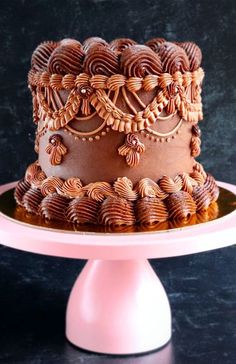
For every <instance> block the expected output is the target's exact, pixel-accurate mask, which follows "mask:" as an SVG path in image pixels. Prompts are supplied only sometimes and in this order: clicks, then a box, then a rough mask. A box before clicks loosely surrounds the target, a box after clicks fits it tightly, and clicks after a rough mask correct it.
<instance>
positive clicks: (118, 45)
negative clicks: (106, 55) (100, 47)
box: [109, 38, 137, 55]
mask: <svg viewBox="0 0 236 364" xmlns="http://www.w3.org/2000/svg"><path fill="white" fill-rule="evenodd" d="M135 44H137V43H136V42H135V41H134V40H133V39H130V38H119V39H114V40H113V41H112V42H111V43H110V45H109V46H110V48H111V49H112V50H113V51H114V52H115V53H116V54H118V55H119V54H121V53H122V52H123V51H124V50H125V49H126V48H128V47H130V46H132V45H135Z"/></svg>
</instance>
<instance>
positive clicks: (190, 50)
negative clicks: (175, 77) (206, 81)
mask: <svg viewBox="0 0 236 364" xmlns="http://www.w3.org/2000/svg"><path fill="white" fill-rule="evenodd" d="M178 45H179V47H181V48H183V49H184V50H185V52H186V54H187V56H188V59H189V69H190V71H196V70H197V69H198V68H199V67H200V65H201V62H202V52H201V49H200V48H199V47H198V46H197V45H196V44H195V43H193V42H183V43H178Z"/></svg>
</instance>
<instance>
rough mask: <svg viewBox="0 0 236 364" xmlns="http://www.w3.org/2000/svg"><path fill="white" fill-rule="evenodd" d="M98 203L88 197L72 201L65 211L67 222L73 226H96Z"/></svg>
mask: <svg viewBox="0 0 236 364" xmlns="http://www.w3.org/2000/svg"><path fill="white" fill-rule="evenodd" d="M99 206H100V203H99V202H97V201H95V200H93V199H92V198H90V197H79V198H76V199H74V200H72V201H71V202H70V203H69V206H68V208H67V211H66V217H67V220H68V221H70V222H72V223H74V224H82V225H84V224H97V222H98V210H99Z"/></svg>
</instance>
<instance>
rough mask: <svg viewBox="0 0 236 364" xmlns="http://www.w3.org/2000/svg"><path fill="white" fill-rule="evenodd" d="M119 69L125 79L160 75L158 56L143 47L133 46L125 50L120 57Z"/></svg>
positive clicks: (160, 66)
mask: <svg viewBox="0 0 236 364" xmlns="http://www.w3.org/2000/svg"><path fill="white" fill-rule="evenodd" d="M120 67H121V70H122V72H123V73H124V74H125V75H126V76H127V77H145V76H147V75H151V74H152V75H160V73H161V72H162V65H161V60H160V58H159V56H158V55H157V54H156V53H155V52H153V51H152V50H151V49H150V48H149V47H147V46H144V45H133V46H130V47H128V48H126V49H125V50H124V51H123V52H122V54H121V57H120Z"/></svg>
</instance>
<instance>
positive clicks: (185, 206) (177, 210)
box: [165, 191, 197, 220]
mask: <svg viewBox="0 0 236 364" xmlns="http://www.w3.org/2000/svg"><path fill="white" fill-rule="evenodd" d="M165 202H166V206H167V209H168V212H169V218H171V219H174V220H184V219H187V218H189V217H190V216H191V215H193V214H195V212H196V209H197V207H196V203H195V202H194V200H193V198H192V196H191V195H190V194H189V193H188V192H185V191H179V192H175V193H172V194H171V195H170V196H169V197H167V199H166V201H165Z"/></svg>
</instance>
